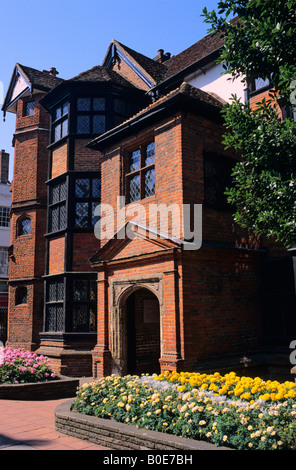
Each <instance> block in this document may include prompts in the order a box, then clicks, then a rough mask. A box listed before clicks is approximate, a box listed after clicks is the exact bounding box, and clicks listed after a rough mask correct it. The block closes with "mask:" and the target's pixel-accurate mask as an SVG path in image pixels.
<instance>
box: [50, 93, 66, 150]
mask: <svg viewBox="0 0 296 470" xmlns="http://www.w3.org/2000/svg"><path fill="white" fill-rule="evenodd" d="M68 132H69V128H68V102H67V101H64V102H62V103H60V104H59V105H58V106H56V107H55V108H54V110H53V114H52V140H53V142H56V141H57V140H60V139H62V138H63V137H65V136H66V135H68Z"/></svg>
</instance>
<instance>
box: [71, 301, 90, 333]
mask: <svg viewBox="0 0 296 470" xmlns="http://www.w3.org/2000/svg"><path fill="white" fill-rule="evenodd" d="M87 317H88V315H87V306H86V305H74V307H73V331H88V318H87Z"/></svg>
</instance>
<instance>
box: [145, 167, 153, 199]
mask: <svg viewBox="0 0 296 470" xmlns="http://www.w3.org/2000/svg"><path fill="white" fill-rule="evenodd" d="M153 194H155V169H154V168H152V169H151V170H148V171H146V173H145V197H149V196H153Z"/></svg>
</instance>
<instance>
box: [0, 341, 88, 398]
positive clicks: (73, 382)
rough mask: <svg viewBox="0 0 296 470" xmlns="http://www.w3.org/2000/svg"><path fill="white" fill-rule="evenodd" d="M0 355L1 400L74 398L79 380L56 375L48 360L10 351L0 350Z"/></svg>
mask: <svg viewBox="0 0 296 470" xmlns="http://www.w3.org/2000/svg"><path fill="white" fill-rule="evenodd" d="M0 354H1V355H0V399H10V400H53V399H56V398H69V397H75V395H76V391H77V388H78V386H79V379H74V378H70V377H63V376H59V375H56V374H55V373H54V372H52V370H51V367H50V364H49V359H48V358H47V357H45V356H42V355H38V354H36V353H35V352H31V351H26V350H25V349H12V348H0Z"/></svg>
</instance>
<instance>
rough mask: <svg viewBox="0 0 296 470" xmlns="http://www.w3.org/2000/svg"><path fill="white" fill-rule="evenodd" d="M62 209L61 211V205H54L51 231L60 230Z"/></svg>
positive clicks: (51, 214) (51, 213) (51, 216)
mask: <svg viewBox="0 0 296 470" xmlns="http://www.w3.org/2000/svg"><path fill="white" fill-rule="evenodd" d="M59 214H60V211H59V206H57V207H53V208H52V209H51V210H50V222H51V223H50V231H51V232H56V231H57V230H59V219H60V216H59Z"/></svg>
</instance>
